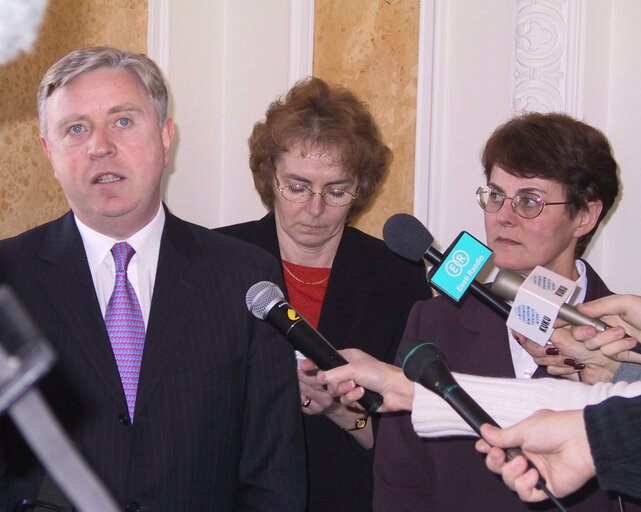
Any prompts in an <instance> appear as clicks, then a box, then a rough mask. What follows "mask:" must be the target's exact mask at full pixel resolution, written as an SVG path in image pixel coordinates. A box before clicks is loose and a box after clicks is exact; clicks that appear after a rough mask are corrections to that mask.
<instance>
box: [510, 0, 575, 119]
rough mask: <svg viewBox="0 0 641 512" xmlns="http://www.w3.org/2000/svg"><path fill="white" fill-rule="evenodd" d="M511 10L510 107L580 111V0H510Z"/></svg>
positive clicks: (547, 110)
mask: <svg viewBox="0 0 641 512" xmlns="http://www.w3.org/2000/svg"><path fill="white" fill-rule="evenodd" d="M514 14H515V17H514V27H515V30H514V47H513V49H514V59H513V74H512V77H513V91H514V93H513V101H512V111H513V113H514V114H520V113H523V112H552V111H562V112H568V113H570V114H573V115H575V116H578V117H580V109H581V90H582V82H583V56H584V47H585V37H584V35H585V2H584V0H515V8H514Z"/></svg>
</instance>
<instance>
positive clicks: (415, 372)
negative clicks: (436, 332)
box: [398, 338, 565, 511]
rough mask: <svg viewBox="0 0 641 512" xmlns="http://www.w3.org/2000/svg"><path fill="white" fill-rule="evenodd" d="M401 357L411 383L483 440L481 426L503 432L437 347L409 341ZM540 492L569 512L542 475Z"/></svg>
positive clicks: (511, 453)
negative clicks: (438, 399)
mask: <svg viewBox="0 0 641 512" xmlns="http://www.w3.org/2000/svg"><path fill="white" fill-rule="evenodd" d="M398 357H399V359H400V361H401V363H402V367H403V372H404V373H405V376H406V377H407V378H408V379H410V380H411V381H414V382H418V383H419V384H421V385H422V386H424V387H426V388H427V389H429V390H430V391H432V392H433V393H436V394H437V395H439V396H440V397H441V398H443V400H445V401H446V402H447V403H448V404H449V405H450V406H451V407H452V409H454V410H455V411H456V412H457V413H458V415H459V416H461V418H463V419H464V420H465V422H466V423H467V424H468V425H469V426H470V427H472V429H473V430H474V432H476V433H477V434H478V435H479V436H481V425H483V424H484V423H489V424H490V425H494V426H495V427H499V428H500V426H499V424H498V423H496V421H494V420H493V419H492V417H491V416H490V415H489V414H488V413H487V412H485V410H483V409H482V408H481V406H480V405H479V404H477V403H476V402H475V401H474V399H473V398H472V397H471V396H470V395H468V394H467V393H466V392H465V390H464V389H463V388H461V387H460V386H459V385H458V382H456V379H455V378H454V376H453V375H452V372H451V371H450V368H449V366H448V365H447V363H446V362H445V359H443V356H442V355H441V352H440V351H439V349H438V347H437V346H436V345H435V344H434V343H428V342H425V341H423V340H420V339H418V338H406V339H404V340H403V341H402V342H401V344H400V346H399V347H398ZM481 437H482V436H481ZM505 455H506V459H507V460H512V459H513V458H515V457H516V456H518V455H523V456H524V457H525V455H524V454H523V451H522V450H521V449H520V448H506V449H505ZM525 459H526V460H527V464H528V469H529V468H534V469H536V467H535V466H534V464H532V462H531V461H530V460H529V459H528V458H527V457H525ZM537 472H538V470H537ZM536 488H537V489H540V490H541V491H543V492H544V493H545V494H546V495H547V496H548V498H550V499H551V500H552V501H553V502H554V504H555V505H556V506H557V507H558V508H559V510H561V511H565V508H564V507H563V505H562V504H561V503H560V502H559V500H558V499H557V498H556V497H555V496H554V495H553V494H552V493H551V492H550V490H549V489H548V488H547V486H546V482H545V479H544V478H543V477H542V476H541V473H540V472H539V480H538V482H537V484H536Z"/></svg>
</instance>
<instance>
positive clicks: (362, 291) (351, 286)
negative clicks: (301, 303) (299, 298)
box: [318, 227, 378, 349]
mask: <svg viewBox="0 0 641 512" xmlns="http://www.w3.org/2000/svg"><path fill="white" fill-rule="evenodd" d="M352 229H353V228H350V227H345V232H344V233H343V236H342V238H341V242H340V244H339V246H338V251H337V252H336V257H335V258H334V263H333V264H332V272H331V275H330V279H329V283H328V284H327V292H326V295H325V300H324V301H323V308H322V310H321V315H320V320H319V323H318V330H319V331H320V332H322V333H323V335H324V336H325V337H326V338H327V339H328V340H329V341H330V343H333V344H334V343H335V346H336V348H339V349H341V348H348V347H349V346H351V344H350V342H349V340H354V339H357V338H358V337H359V336H362V333H361V323H362V322H363V320H364V319H365V318H367V308H368V306H369V303H370V301H371V299H372V294H373V293H374V289H375V287H376V283H377V281H378V277H377V276H375V275H373V274H374V272H371V271H370V269H369V267H368V264H367V258H366V255H364V254H363V252H362V249H361V246H360V244H359V243H358V241H357V239H356V236H355V234H354V233H353V231H352ZM340 341H344V342H345V343H346V345H345V346H342V344H341V343H340Z"/></svg>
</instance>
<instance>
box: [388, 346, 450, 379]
mask: <svg viewBox="0 0 641 512" xmlns="http://www.w3.org/2000/svg"><path fill="white" fill-rule="evenodd" d="M398 358H399V359H400V361H401V366H402V367H403V373H405V375H406V377H407V378H408V379H410V380H412V381H418V380H419V379H420V376H421V373H422V372H423V369H424V368H425V367H426V366H427V365H429V364H432V363H433V362H435V361H438V360H440V359H443V357H442V356H441V352H440V351H439V349H438V347H437V346H436V345H435V344H434V343H429V342H426V341H423V340H421V339H418V338H406V339H404V340H403V341H402V342H401V344H400V346H399V347H398Z"/></svg>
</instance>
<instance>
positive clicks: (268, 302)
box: [245, 281, 285, 320]
mask: <svg viewBox="0 0 641 512" xmlns="http://www.w3.org/2000/svg"><path fill="white" fill-rule="evenodd" d="M283 300H285V296H284V295H283V292H282V291H281V290H280V288H279V287H278V286H277V285H275V284H274V283H272V282H271V281H259V282H258V283H256V284H254V285H252V286H251V287H250V288H249V290H247V294H246V295H245V302H246V303H247V309H248V310H249V311H251V312H252V314H253V315H254V316H255V317H256V318H260V319H261V320H265V318H266V317H267V313H269V311H270V310H271V309H272V307H273V305H274V303H276V302H280V301H283Z"/></svg>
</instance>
